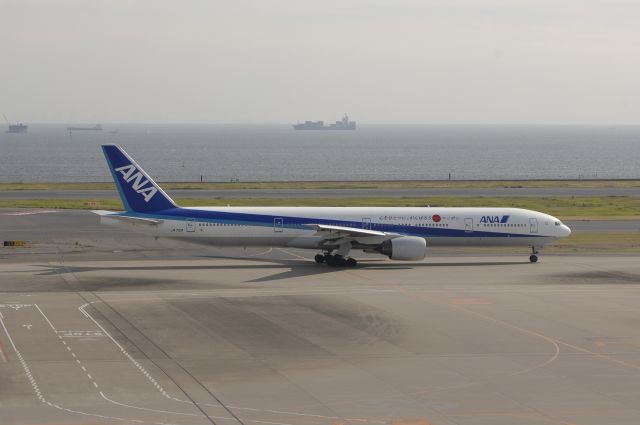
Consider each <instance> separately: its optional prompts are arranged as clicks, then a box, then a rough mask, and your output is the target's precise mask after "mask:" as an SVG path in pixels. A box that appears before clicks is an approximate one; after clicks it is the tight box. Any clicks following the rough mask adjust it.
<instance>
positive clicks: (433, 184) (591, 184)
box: [0, 180, 640, 190]
mask: <svg viewBox="0 0 640 425" xmlns="http://www.w3.org/2000/svg"><path fill="white" fill-rule="evenodd" d="M162 187H163V188H164V189H166V190H176V189H216V190H225V189H236V190H237V189H420V188H425V189H426V188H505V187H506V188H520V187H532V188H553V187H565V188H636V187H637V188H640V180H522V181H520V180H504V181H498V180H453V181H448V180H425V181H417V180H415V181H414V180H411V181H404V180H400V181H353V182H331V181H326V182H238V183H228V182H220V183H197V182H193V183H191V182H183V183H180V182H177V183H176V182H173V183H162ZM105 189H106V190H108V189H114V185H113V183H0V190H105Z"/></svg>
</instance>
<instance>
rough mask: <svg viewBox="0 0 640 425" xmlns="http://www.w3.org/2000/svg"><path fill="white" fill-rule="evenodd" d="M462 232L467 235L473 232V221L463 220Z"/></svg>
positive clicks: (470, 219) (469, 219)
mask: <svg viewBox="0 0 640 425" xmlns="http://www.w3.org/2000/svg"><path fill="white" fill-rule="evenodd" d="M464 231H465V232H467V233H471V232H473V219H472V218H465V219H464Z"/></svg>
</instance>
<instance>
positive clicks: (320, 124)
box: [293, 114, 356, 130]
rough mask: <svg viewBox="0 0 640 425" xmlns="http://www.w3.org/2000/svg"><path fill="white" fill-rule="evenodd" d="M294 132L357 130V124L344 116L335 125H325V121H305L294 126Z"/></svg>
mask: <svg viewBox="0 0 640 425" xmlns="http://www.w3.org/2000/svg"><path fill="white" fill-rule="evenodd" d="M293 129H294V130H355V129H356V122H355V121H349V116H348V115H347V114H344V116H343V117H342V119H341V120H340V121H336V122H335V123H333V124H329V125H324V121H305V122H303V123H297V124H293Z"/></svg>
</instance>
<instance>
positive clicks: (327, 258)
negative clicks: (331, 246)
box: [314, 253, 358, 267]
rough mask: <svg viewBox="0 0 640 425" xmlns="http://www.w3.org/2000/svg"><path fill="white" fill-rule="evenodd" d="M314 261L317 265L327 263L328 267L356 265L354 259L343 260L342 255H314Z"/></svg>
mask: <svg viewBox="0 0 640 425" xmlns="http://www.w3.org/2000/svg"><path fill="white" fill-rule="evenodd" d="M314 260H316V263H318V264H322V263H327V265H328V266H329V267H355V266H357V265H358V262H357V261H356V259H355V258H351V257H346V258H345V257H343V256H342V255H337V254H336V255H331V254H329V253H326V254H316V256H315V257H314Z"/></svg>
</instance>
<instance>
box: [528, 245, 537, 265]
mask: <svg viewBox="0 0 640 425" xmlns="http://www.w3.org/2000/svg"><path fill="white" fill-rule="evenodd" d="M529 261H530V262H532V263H537V262H538V249H537V248H536V247H535V246H532V247H531V255H530V256H529Z"/></svg>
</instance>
